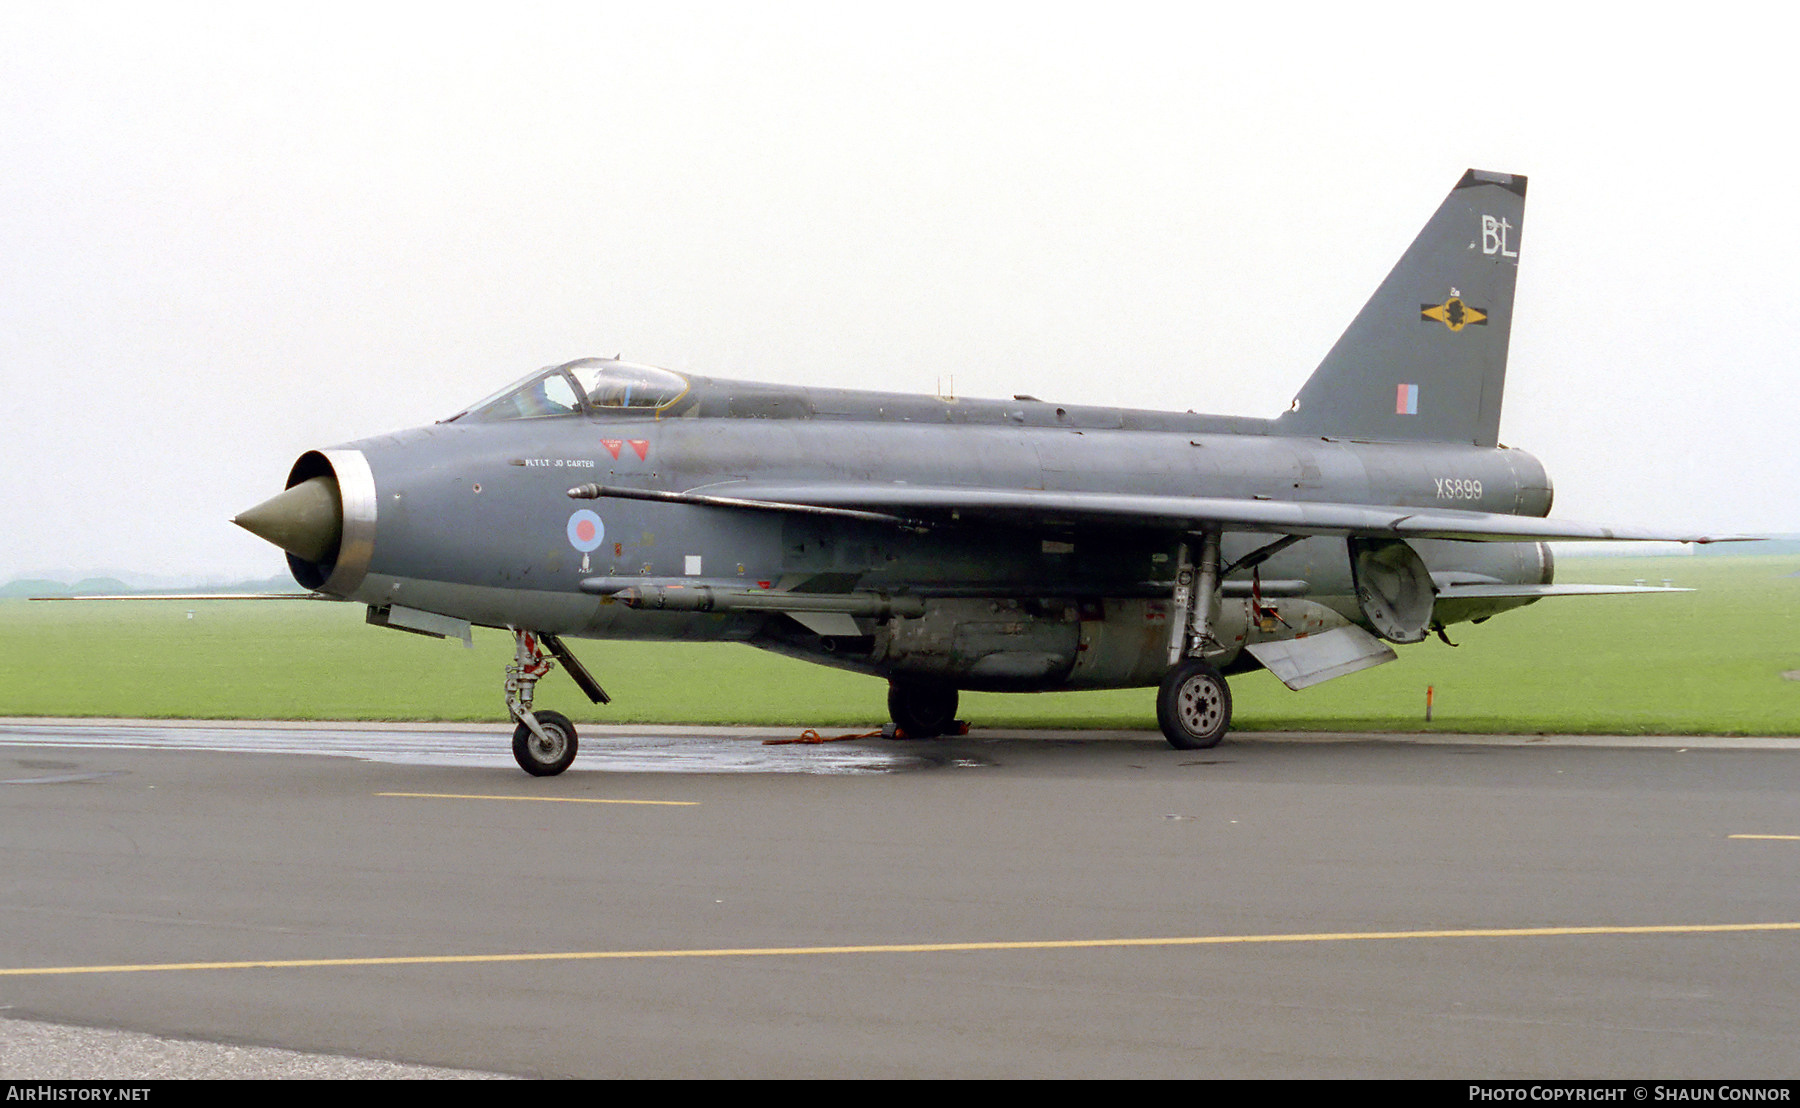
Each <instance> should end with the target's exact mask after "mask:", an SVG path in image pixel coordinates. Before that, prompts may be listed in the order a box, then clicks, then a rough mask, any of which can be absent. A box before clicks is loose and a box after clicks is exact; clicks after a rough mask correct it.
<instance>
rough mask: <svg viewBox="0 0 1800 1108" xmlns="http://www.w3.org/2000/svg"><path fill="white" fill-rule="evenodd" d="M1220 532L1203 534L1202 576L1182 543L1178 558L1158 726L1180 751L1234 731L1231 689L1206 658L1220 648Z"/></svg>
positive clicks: (1200, 746)
mask: <svg viewBox="0 0 1800 1108" xmlns="http://www.w3.org/2000/svg"><path fill="white" fill-rule="evenodd" d="M1219 576H1220V574H1219V529H1218V528H1217V527H1209V528H1207V529H1206V530H1205V531H1202V532H1201V534H1200V565H1199V567H1198V572H1196V567H1195V566H1194V564H1193V562H1192V561H1191V560H1190V559H1189V556H1188V544H1187V543H1185V542H1184V543H1182V544H1181V546H1180V548H1179V550H1178V552H1177V554H1176V571H1175V603H1174V608H1175V610H1174V611H1173V612H1172V613H1170V619H1169V623H1170V625H1171V626H1170V628H1169V672H1168V674H1167V675H1166V676H1164V677H1163V679H1162V686H1161V687H1160V688H1159V689H1158V690H1157V694H1156V722H1157V724H1158V726H1160V727H1161V728H1162V733H1163V738H1165V739H1167V740H1169V745H1170V746H1172V747H1174V748H1175V749H1177V750H1204V749H1206V748H1207V747H1212V746H1217V745H1219V742H1220V740H1222V739H1224V737H1225V732H1226V730H1227V729H1229V728H1230V726H1231V686H1229V685H1227V684H1226V683H1225V678H1224V676H1223V675H1221V674H1220V673H1219V671H1218V669H1216V668H1215V667H1214V666H1213V665H1212V663H1210V662H1208V661H1207V660H1206V655H1207V654H1208V653H1209V652H1211V651H1215V650H1217V649H1219V642H1218V640H1217V639H1215V638H1214V637H1213V633H1212V610H1213V605H1214V604H1216V603H1217V602H1218V599H1219Z"/></svg>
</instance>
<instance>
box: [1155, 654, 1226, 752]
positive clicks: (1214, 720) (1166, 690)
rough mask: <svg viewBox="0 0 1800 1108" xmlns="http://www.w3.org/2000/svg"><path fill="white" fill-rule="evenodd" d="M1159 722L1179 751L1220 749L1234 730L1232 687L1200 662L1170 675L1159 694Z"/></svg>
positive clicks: (1194, 661) (1189, 663)
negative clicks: (1226, 737) (1217, 747)
mask: <svg viewBox="0 0 1800 1108" xmlns="http://www.w3.org/2000/svg"><path fill="white" fill-rule="evenodd" d="M1156 722H1157V723H1158V724H1159V725H1161V727H1162V733H1163V737H1164V738H1165V739H1168V740H1169V745H1170V746H1172V747H1174V748H1175V749H1176V750H1205V749H1206V748H1208V747H1212V746H1218V745H1219V740H1221V739H1223V738H1224V737H1225V729H1226V728H1228V727H1229V726H1231V686H1230V685H1227V684H1226V683H1225V678H1224V677H1223V676H1222V675H1221V674H1220V673H1219V671H1218V670H1216V669H1214V668H1213V667H1212V666H1210V665H1208V664H1207V663H1206V662H1203V661H1201V660H1200V659H1198V658H1189V659H1188V660H1187V661H1185V662H1183V663H1181V664H1180V665H1178V666H1176V667H1175V668H1174V669H1172V670H1170V671H1169V675H1168V676H1167V677H1164V678H1163V682H1162V688H1161V689H1160V690H1158V691H1157V694H1156Z"/></svg>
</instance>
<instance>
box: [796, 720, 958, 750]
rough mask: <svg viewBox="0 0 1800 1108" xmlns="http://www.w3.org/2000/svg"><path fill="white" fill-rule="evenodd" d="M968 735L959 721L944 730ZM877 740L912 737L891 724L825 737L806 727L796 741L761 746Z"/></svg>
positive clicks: (947, 733)
mask: <svg viewBox="0 0 1800 1108" xmlns="http://www.w3.org/2000/svg"><path fill="white" fill-rule="evenodd" d="M968 733H969V725H968V724H967V723H965V722H963V721H962V720H960V719H959V720H954V721H952V723H951V726H950V727H948V728H946V729H945V735H946V736H951V735H967V734H968ZM878 738H879V739H910V738H912V736H911V735H908V734H907V733H906V732H905V731H902V730H901V729H900V728H899V727H898V726H897V725H895V724H892V723H889V724H886V725H885V726H883V727H882V728H881V730H879V731H863V732H860V733H858V734H855V735H830V736H826V735H821V734H819V733H818V732H817V731H814V730H813V729H812V728H810V727H808V728H807V729H806V730H804V731H802V732H800V737H799V738H797V739H764V740H763V745H764V746H791V745H793V744H795V743H804V744H806V745H808V746H811V745H813V744H815V743H837V742H843V741H844V740H845V739H878Z"/></svg>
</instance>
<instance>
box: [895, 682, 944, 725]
mask: <svg viewBox="0 0 1800 1108" xmlns="http://www.w3.org/2000/svg"><path fill="white" fill-rule="evenodd" d="M956 702H957V697H956V688H955V687H954V686H952V685H933V684H926V683H922V682H913V681H890V682H888V715H889V716H891V717H893V720H894V726H895V727H897V728H899V729H900V731H901V732H902V734H904V735H905V737H906V738H909V739H935V738H937V737H938V736H939V735H942V734H944V733H945V732H946V731H950V730H953V729H954V728H955V727H956Z"/></svg>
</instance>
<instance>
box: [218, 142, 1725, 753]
mask: <svg viewBox="0 0 1800 1108" xmlns="http://www.w3.org/2000/svg"><path fill="white" fill-rule="evenodd" d="M1524 206H1525V178H1524V177H1520V176H1514V175H1509V174H1504V173H1485V172H1478V171H1476V170H1470V171H1469V172H1468V173H1466V174H1465V175H1464V176H1463V178H1462V180H1460V181H1458V182H1457V184H1456V187H1455V188H1454V189H1452V190H1451V192H1450V195H1449V197H1448V198H1446V199H1445V201H1444V203H1443V205H1442V206H1441V207H1439V208H1438V210H1437V214H1435V215H1434V216H1432V217H1431V221H1430V222H1429V223H1427V224H1426V225H1425V229H1424V230H1423V231H1421V232H1420V233H1419V236H1418V238H1417V239H1416V240H1415V241H1414V242H1413V244H1412V246H1411V247H1410V248H1408V250H1407V251H1406V253H1405V255H1404V256H1403V257H1402V258H1401V259H1400V261H1399V263H1398V264H1397V265H1395V267H1394V269H1393V271H1392V272H1391V273H1389V274H1388V277H1387V279H1386V280H1385V281H1383V282H1382V284H1381V287H1380V288H1379V289H1377V290H1376V292H1375V295H1374V296H1373V297H1371V298H1370V300H1369V302H1368V304H1367V305H1366V306H1364V308H1363V309H1362V311H1361V313H1360V314H1358V315H1357V317H1356V319H1355V320H1354V322H1352V323H1351V324H1350V328H1349V330H1347V331H1345V332H1344V334H1343V337H1342V338H1340V339H1339V340H1338V342H1337V344H1336V345H1335V346H1333V347H1332V349H1331V352H1330V353H1329V354H1327V355H1326V357H1325V360H1324V362H1322V363H1321V364H1320V365H1319V367H1318V369H1317V370H1315V371H1314V373H1313V375H1312V377H1311V378H1310V379H1308V380H1307V382H1306V383H1305V385H1304V386H1302V387H1301V389H1300V392H1299V395H1298V396H1297V397H1296V398H1295V400H1294V403H1293V406H1292V407H1291V408H1290V409H1289V410H1288V411H1285V412H1283V413H1281V414H1280V415H1279V416H1278V417H1276V418H1274V419H1249V418H1239V417H1229V416H1212V415H1194V414H1191V413H1190V414H1177V413H1168V412H1156V411H1141V410H1134V409H1123V408H1109V407H1094V406H1084V405H1074V404H1056V403H1051V402H1047V401H1042V400H1038V399H1036V398H1035V397H1030V396H1016V397H1014V398H1013V399H1011V400H970V399H960V398H951V397H932V396H909V395H900V394H893V393H881V392H860V391H850V390H843V389H822V388H791V387H784V386H776V385H768V384H756V383H748V382H741V381H727V380H714V379H709V378H704V377H696V376H691V375H687V374H681V373H673V372H670V371H668V370H664V369H655V368H652V367H649V366H644V365H635V364H631V363H628V362H623V361H619V360H617V359H613V358H583V359H580V360H578V361H573V362H569V363H567V364H565V365H559V366H554V367H551V368H548V369H544V370H541V371H539V372H537V373H533V374H531V375H530V376H528V377H526V378H524V379H523V380H521V381H519V382H517V383H516V384H513V385H510V386H508V387H507V388H504V389H502V390H500V391H499V392H497V393H495V394H494V395H492V396H490V397H488V398H487V399H485V400H481V401H479V402H477V403H475V404H473V405H471V406H470V407H469V408H467V409H466V410H464V411H462V412H459V413H457V414H456V415H453V416H451V417H450V418H448V419H446V420H443V421H442V422H440V423H437V424H434V425H432V426H429V427H421V428H417V429H415V430H411V431H403V432H400V433H398V434H392V435H384V436H382V437H379V438H373V439H367V440H364V441H361V442H354V443H350V444H347V445H344V446H338V447H334V448H331V449H327V450H316V451H310V452H308V453H306V454H304V455H302V456H301V458H300V459H299V461H297V462H296V463H295V465H294V467H293V471H292V472H291V473H290V474H289V476H288V482H287V489H286V491H285V492H282V493H280V494H279V495H277V496H275V497H274V498H273V499H271V500H269V501H267V502H265V503H263V504H261V505H259V506H257V507H255V508H253V509H251V510H249V511H247V512H245V513H243V514H242V515H240V516H238V517H237V519H236V522H237V523H239V524H240V525H242V526H244V527H245V528H247V529H249V530H250V531H252V532H254V533H256V534H257V535H260V536H262V537H263V538H265V539H268V540H269V541H270V542H273V543H275V544H276V545H277V546H280V547H281V548H282V549H283V550H285V551H286V552H287V556H288V564H289V566H290V567H291V568H292V570H293V573H294V576H295V578H296V579H297V580H298V581H299V582H300V583H301V584H302V585H303V586H305V587H307V588H308V589H312V590H315V591H316V592H318V593H321V594H326V595H329V596H332V597H337V598H341V599H344V600H350V601H355V602H359V603H362V604H365V605H367V606H368V619H369V622H371V623H374V624H378V625H382V626H387V627H393V628H399V629H403V630H409V631H416V632H422V633H425V634H433V635H441V636H455V637H461V638H464V639H465V640H466V639H467V638H468V636H469V635H470V628H471V627H472V626H482V627H493V628H504V629H506V630H508V631H509V632H511V633H512V634H513V636H514V639H515V647H516V653H515V660H514V662H513V663H512V664H511V665H510V666H508V667H507V676H506V685H505V688H506V705H507V710H508V711H509V713H510V714H511V716H512V718H513V720H514V721H516V723H517V727H516V729H515V731H514V738H513V751H514V754H515V756H516V757H517V759H518V762H519V765H520V766H521V767H523V768H524V769H525V770H526V771H527V772H528V773H531V774H535V775H539V776H546V775H552V774H557V773H560V772H562V771H563V770H564V769H566V768H567V767H568V766H569V764H570V762H571V761H572V760H573V759H574V757H575V751H576V733H575V728H574V726H573V725H572V724H571V723H570V722H569V720H568V719H567V718H566V717H564V716H563V715H561V714H559V713H556V712H553V711H545V710H538V709H535V708H534V707H533V696H534V692H535V689H536V685H537V682H538V680H539V679H540V678H542V677H543V676H544V674H545V673H547V672H548V671H549V670H550V668H551V667H552V665H553V664H554V663H555V662H556V661H560V662H561V663H562V664H563V665H564V666H565V668H566V669H567V670H568V671H569V673H570V674H571V676H572V677H573V678H574V679H575V681H576V683H577V684H578V685H580V687H581V688H582V689H583V691H584V692H586V694H587V695H588V696H589V697H590V698H591V699H593V700H594V701H595V702H596V703H604V702H605V701H606V699H607V697H606V694H605V692H604V691H602V689H601V688H600V686H599V684H598V683H597V682H596V681H595V680H594V679H593V677H592V676H591V675H590V674H589V673H588V672H587V671H586V670H585V669H583V668H582V666H581V665H580V663H579V662H578V661H577V660H576V659H575V658H574V656H573V655H572V654H570V653H569V650H568V648H567V647H566V646H565V645H564V642H563V640H564V639H565V638H601V639H661V640H682V641H700V640H724V641H733V642H743V643H749V644H750V645H752V646H758V647H762V648H763V649H766V650H774V651H778V652H780V653H783V654H790V655H793V656H795V657H799V658H804V659H807V660H808V661H814V662H821V663H824V664H826V665H833V666H840V667H843V668H845V669H851V670H856V671H858V672H860V673H867V674H871V675H874V676H877V677H882V678H885V679H886V680H887V681H888V682H889V693H888V705H889V708H890V710H891V713H892V715H893V722H894V724H895V725H897V730H898V731H899V732H901V733H903V734H905V735H909V736H915V737H931V736H936V735H940V734H943V733H944V732H945V731H946V730H947V729H950V728H952V727H953V726H955V725H956V724H957V720H956V714H957V694H958V691H959V690H962V689H981V690H998V691H1012V692H1032V691H1040V690H1047V689H1102V688H1136V687H1145V688H1148V687H1156V688H1157V689H1158V690H1159V691H1158V693H1157V718H1158V721H1159V722H1160V724H1161V727H1162V731H1163V734H1164V735H1165V736H1167V738H1168V740H1169V742H1170V743H1171V744H1172V745H1174V746H1175V747H1177V748H1180V749H1194V748H1200V747H1208V746H1212V745H1214V744H1216V743H1218V742H1219V741H1220V739H1221V738H1223V737H1224V735H1225V732H1226V730H1227V728H1228V727H1229V725H1230V722H1231V690H1230V688H1229V686H1228V685H1227V684H1226V678H1227V677H1228V676H1230V675H1233V674H1237V673H1243V672H1246V671H1248V670H1252V669H1254V668H1256V667H1258V666H1260V667H1263V668H1266V669H1268V670H1270V671H1272V672H1273V673H1274V674H1275V676H1276V677H1277V678H1279V679H1280V680H1281V681H1282V682H1284V683H1285V684H1287V685H1288V686H1289V687H1290V688H1294V689H1300V688H1304V687H1306V686H1308V685H1313V684H1316V683H1318V682H1320V681H1325V680H1328V679H1330V678H1333V677H1338V676H1342V675H1344V674H1347V673H1351V672H1354V671H1356V670H1359V669H1364V668H1366V667H1369V666H1373V665H1378V664H1380V663H1382V662H1385V661H1388V660H1391V659H1392V658H1394V656H1395V655H1394V651H1393V650H1392V648H1391V647H1390V646H1389V645H1388V644H1390V643H1396V644H1398V643H1415V642H1419V641H1421V640H1423V639H1424V638H1426V637H1427V636H1428V635H1430V634H1431V633H1433V632H1437V633H1439V634H1440V635H1441V634H1442V633H1443V630H1444V628H1445V627H1447V626H1448V625H1450V624H1453V623H1459V622H1464V621H1468V622H1477V623H1478V622H1480V621H1482V620H1485V619H1487V618H1489V617H1490V616H1493V615H1496V614H1498V613H1500V612H1503V611H1506V610H1508V609H1511V608H1516V607H1520V606H1521V605H1525V604H1529V603H1531V602H1532V601H1534V600H1536V599H1538V598H1539V597H1544V596H1551V595H1559V594H1573V593H1585V592H1596V591H1613V592H1618V591H1634V590H1631V589H1610V588H1608V589H1601V588H1597V587H1593V586H1559V585H1556V584H1553V583H1552V564H1551V557H1550V550H1549V548H1548V547H1546V546H1545V545H1544V542H1545V541H1546V540H1552V539H1665V540H1676V541H1682V542H1706V541H1712V539H1711V538H1710V537H1708V536H1702V535H1691V534H1650V533H1627V532H1623V531H1617V530H1612V529H1607V528H1601V527H1595V526H1589V525H1585V524H1579V523H1571V522H1564V521H1557V520H1550V519H1547V518H1545V517H1546V516H1547V515H1548V514H1549V511H1550V501H1551V485H1550V479H1549V477H1548V476H1546V475H1545V473H1544V467H1543V466H1542V465H1540V464H1539V463H1538V461H1537V459H1536V458H1533V457H1532V456H1531V455H1530V454H1527V453H1525V452H1524V451H1522V450H1515V449H1511V448H1508V447H1503V446H1501V445H1499V438H1498V432H1499V426H1500V397H1501V389H1502V386H1503V385H1504V383H1505V378H1506V351H1507V341H1508V337H1509V335H1510V332H1511V328H1512V312H1513V288H1514V284H1515V280H1516V278H1517V275H1518V265H1519V246H1520V228H1521V226H1522V224H1523V215H1524ZM1644 591H1653V590H1644Z"/></svg>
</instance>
